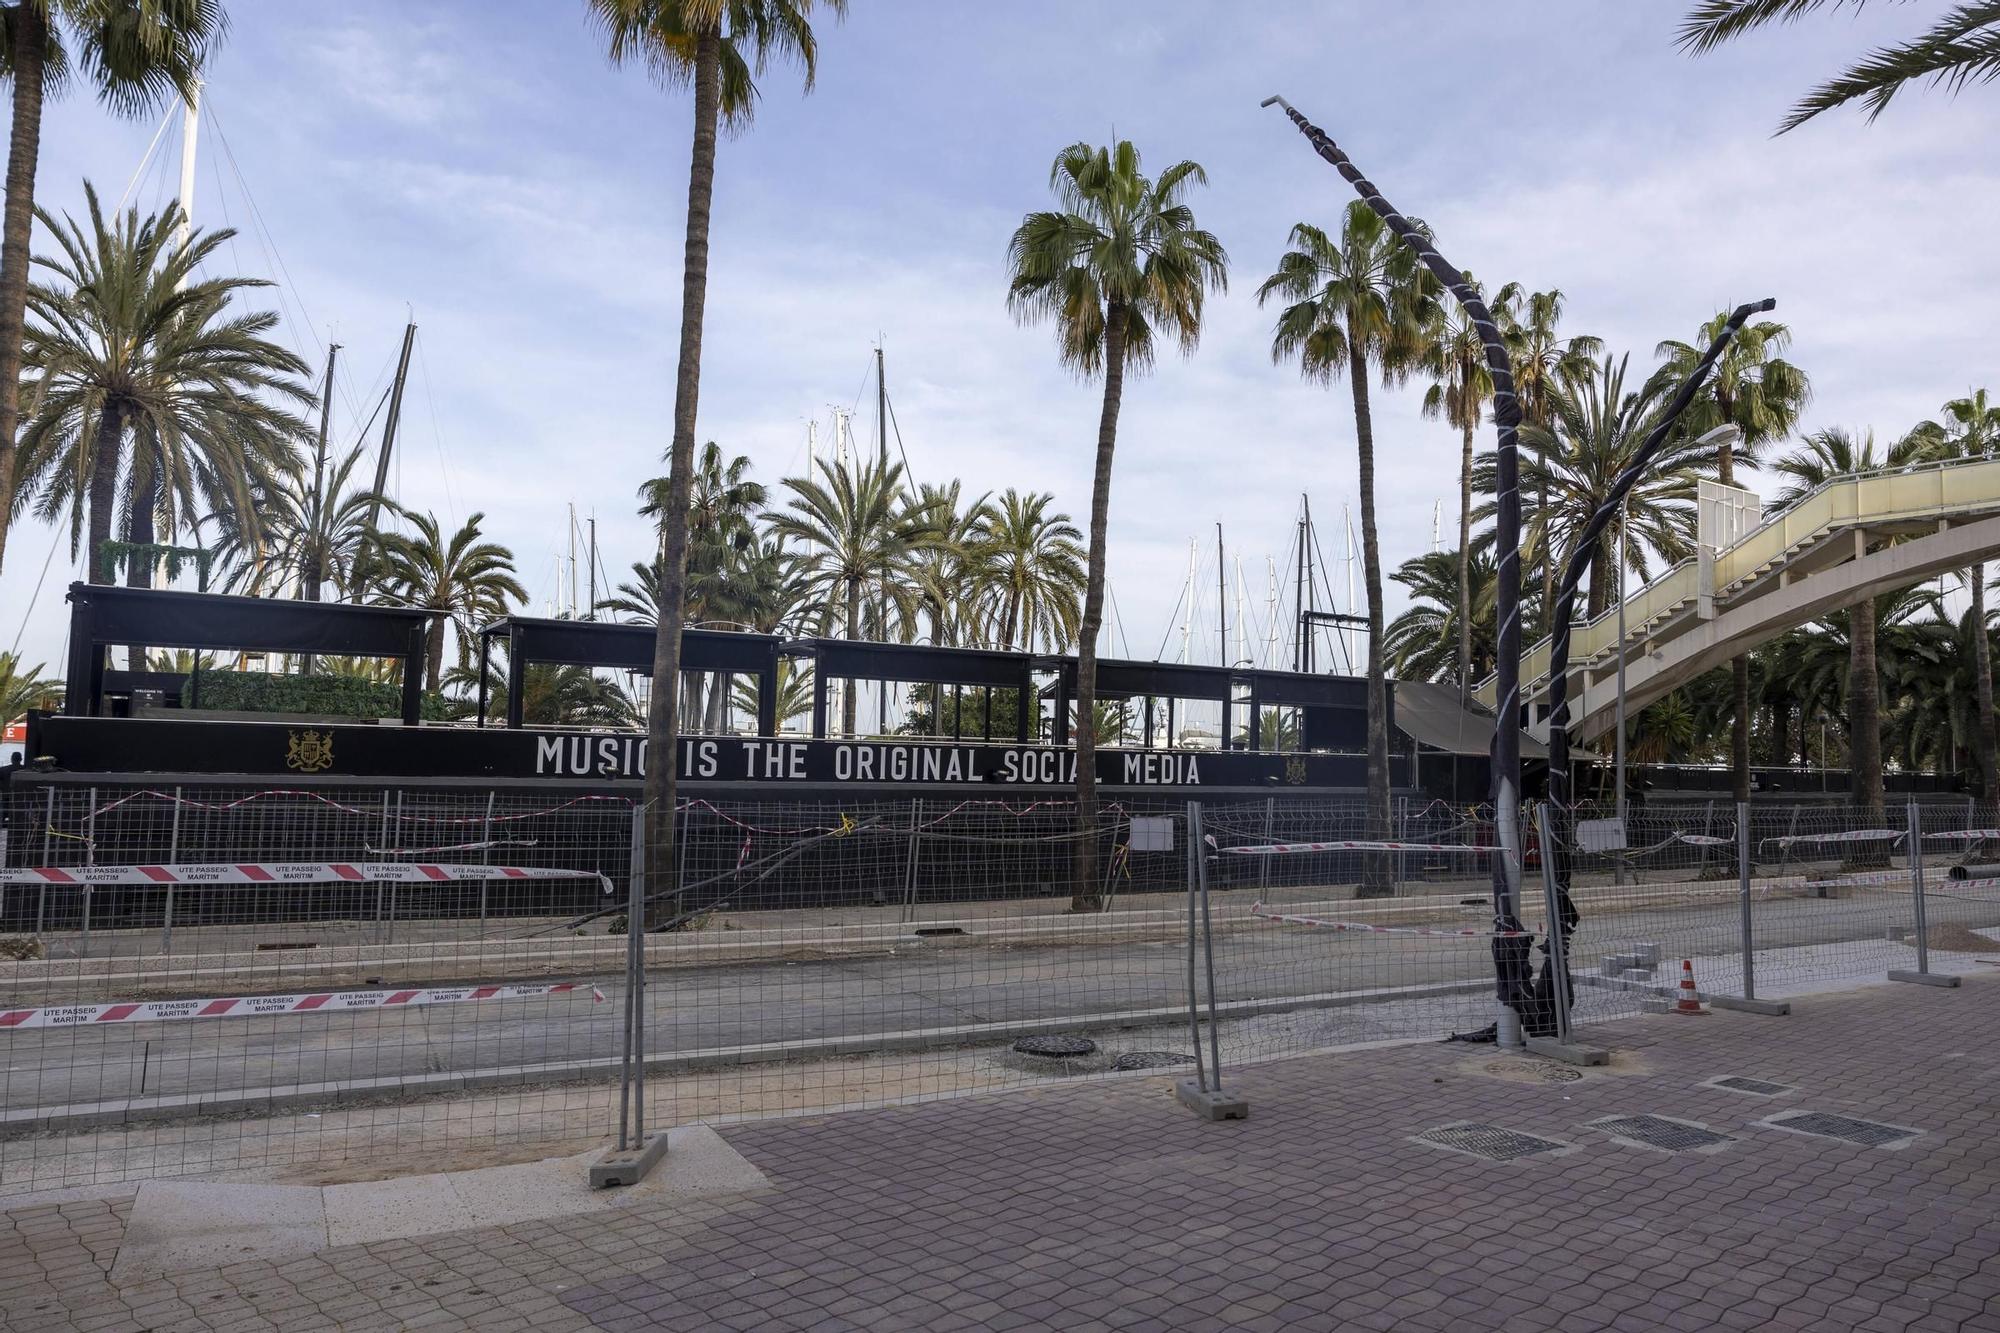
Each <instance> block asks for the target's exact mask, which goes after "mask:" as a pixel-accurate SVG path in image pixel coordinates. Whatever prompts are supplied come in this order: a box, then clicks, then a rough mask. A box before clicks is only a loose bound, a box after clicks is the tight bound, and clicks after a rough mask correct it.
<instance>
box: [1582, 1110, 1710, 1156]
mask: <svg viewBox="0 0 2000 1333" xmlns="http://www.w3.org/2000/svg"><path fill="white" fill-rule="evenodd" d="M1590 1127H1591V1128H1592V1129H1597V1130H1602V1131H1603V1132H1604V1133H1606V1134H1609V1135H1610V1136H1611V1137H1612V1138H1614V1139H1623V1140H1625V1141H1627V1142H1631V1143H1637V1144H1641V1145H1643V1146H1645V1147H1648V1148H1658V1149H1660V1150H1661V1151H1662V1152H1703V1151H1706V1150H1708V1149H1713V1148H1720V1147H1721V1146H1722V1145H1723V1144H1725V1143H1728V1142H1729V1141H1730V1136H1729V1135H1727V1134H1718V1133H1716V1132H1715V1131H1714V1130H1712V1129H1707V1128H1704V1127H1703V1126H1701V1125H1697V1124H1695V1123H1694V1122H1693V1121H1689V1120H1672V1119H1669V1118H1668V1117H1666V1116H1663V1115H1614V1116H1606V1117H1605V1118H1604V1119H1602V1120H1593V1121H1591V1122H1590Z"/></svg>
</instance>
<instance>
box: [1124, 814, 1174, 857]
mask: <svg viewBox="0 0 2000 1333" xmlns="http://www.w3.org/2000/svg"><path fill="white" fill-rule="evenodd" d="M1127 845H1128V846H1129V847H1130V848H1131V849H1132V850H1133V851H1135V852H1171V851H1172V850H1173V849H1174V821H1173V820H1172V818H1170V817H1168V816H1166V815H1140V816H1137V817H1135V818H1134V819H1133V820H1132V840H1131V842H1130V843H1129V844H1127Z"/></svg>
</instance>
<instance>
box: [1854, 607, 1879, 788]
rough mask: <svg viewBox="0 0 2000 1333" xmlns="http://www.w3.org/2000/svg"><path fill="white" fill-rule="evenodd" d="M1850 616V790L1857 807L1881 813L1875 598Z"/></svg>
mask: <svg viewBox="0 0 2000 1333" xmlns="http://www.w3.org/2000/svg"><path fill="white" fill-rule="evenodd" d="M1848 617H1849V625H1848V657H1847V719H1848V730H1849V732H1850V734H1851V737H1852V739H1851V741H1850V744H1849V747H1848V749H1849V757H1848V764H1849V767H1850V769H1851V773H1850V776H1849V782H1850V787H1849V790H1850V791H1851V792H1852V795H1853V801H1854V805H1855V806H1856V808H1858V809H1860V810H1864V811H1870V812H1875V813H1879V812H1880V811H1881V810H1882V809H1883V797H1882V681H1881V677H1880V675H1879V674H1878V673H1877V671H1876V666H1875V599H1874V598H1872V597H1864V598H1862V599H1861V600H1860V601H1858V602H1856V603H1855V604H1854V605H1853V607H1852V608H1850V609H1849V611H1848Z"/></svg>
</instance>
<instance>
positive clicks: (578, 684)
mask: <svg viewBox="0 0 2000 1333" xmlns="http://www.w3.org/2000/svg"><path fill="white" fill-rule="evenodd" d="M488 669H489V672H490V674H489V675H488V677H487V686H486V688H487V705H486V706H487V708H488V709H489V710H491V711H493V712H497V713H500V714H502V715H504V714H505V713H506V711H507V668H506V662H505V657H504V650H503V653H502V655H501V660H499V661H495V662H492V663H490V664H489V668H488ZM444 684H445V686H446V688H448V689H450V690H451V691H452V692H453V694H454V696H455V697H454V698H453V699H452V701H451V702H452V706H453V709H454V716H459V717H470V716H472V715H473V714H474V713H476V712H477V711H478V704H477V703H476V702H475V701H476V699H477V698H478V690H479V665H478V663H476V662H474V663H466V664H464V665H460V666H455V667H453V668H452V669H451V670H449V671H447V672H445V673H444ZM521 720H522V721H523V722H526V723H528V724H529V725H531V726H548V727H605V728H629V727H635V726H637V725H638V724H639V710H638V709H637V708H636V707H635V706H634V705H633V703H632V698H631V696H630V695H628V694H626V693H625V691H624V690H623V689H621V688H620V687H619V686H618V684H617V682H615V681H609V680H606V679H604V678H603V677H602V676H599V675H597V674H596V673H595V672H593V671H592V670H591V669H590V668H589V667H583V666H546V665H530V666H529V667H528V670H527V675H526V679H524V680H523V681H522V689H521Z"/></svg>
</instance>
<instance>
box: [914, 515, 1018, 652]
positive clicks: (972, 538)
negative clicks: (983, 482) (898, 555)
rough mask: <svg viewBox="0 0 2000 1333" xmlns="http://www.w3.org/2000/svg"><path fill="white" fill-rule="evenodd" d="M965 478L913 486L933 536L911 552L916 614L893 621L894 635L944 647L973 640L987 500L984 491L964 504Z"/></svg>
mask: <svg viewBox="0 0 2000 1333" xmlns="http://www.w3.org/2000/svg"><path fill="white" fill-rule="evenodd" d="M963 491H964V483H962V482H960V481H959V480H958V479H957V478H953V479H952V480H951V481H950V482H949V483H947V484H945V485H936V484H933V483H931V482H925V483H924V484H923V485H921V486H919V487H918V488H917V495H916V498H915V500H914V501H912V504H913V506H914V507H915V508H916V509H917V510H919V511H920V512H922V513H923V514H924V515H925V516H926V520H927V522H928V523H929V526H930V529H931V533H932V539H931V540H930V541H928V542H926V543H924V544H923V546H921V547H920V548H919V549H918V550H917V551H916V552H915V563H914V569H915V575H916V581H917V609H918V617H917V618H916V619H914V620H910V621H906V622H901V623H898V624H896V625H895V626H894V627H893V631H892V632H893V633H894V635H895V637H896V638H898V639H900V640H902V641H904V642H910V641H913V640H915V639H917V638H918V637H920V636H922V637H927V638H929V639H930V641H931V642H932V643H934V644H938V645H941V646H943V647H947V648H953V647H961V646H967V645H973V644H976V643H977V642H978V640H979V638H980V625H981V619H982V617H983V615H984V613H985V606H984V605H983V601H982V597H983V594H984V592H985V582H984V576H983V573H982V571H981V569H980V566H979V536H980V532H981V531H982V530H983V528H984V527H985V525H986V521H987V516H988V513H989V511H990V510H991V508H992V503H993V502H992V500H991V499H990V498H989V497H988V496H985V495H982V496H979V497H978V498H977V499H975V500H973V501H972V503H970V504H967V503H966V502H965V499H964V496H963Z"/></svg>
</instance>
